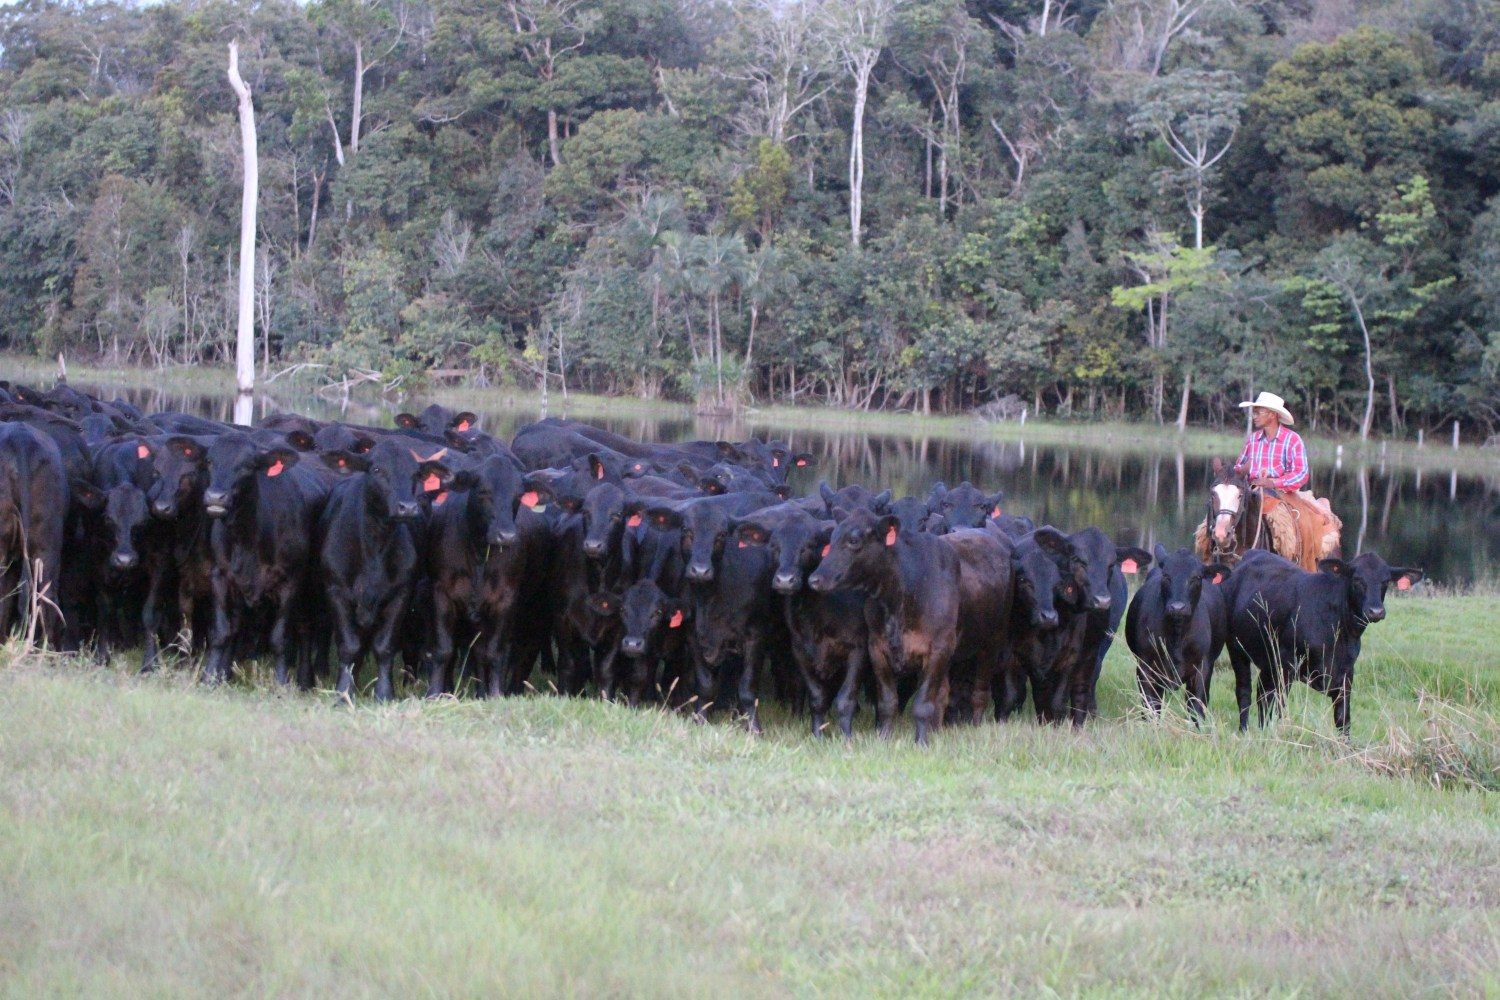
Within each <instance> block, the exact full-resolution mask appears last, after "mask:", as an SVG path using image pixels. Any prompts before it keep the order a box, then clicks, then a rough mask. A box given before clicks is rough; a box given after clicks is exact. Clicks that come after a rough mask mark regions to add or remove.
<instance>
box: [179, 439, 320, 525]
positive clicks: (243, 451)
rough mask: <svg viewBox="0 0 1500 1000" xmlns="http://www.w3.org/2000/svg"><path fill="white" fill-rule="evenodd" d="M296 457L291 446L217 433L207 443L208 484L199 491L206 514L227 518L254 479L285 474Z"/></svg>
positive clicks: (297, 457) (251, 485) (254, 481)
mask: <svg viewBox="0 0 1500 1000" xmlns="http://www.w3.org/2000/svg"><path fill="white" fill-rule="evenodd" d="M300 458H301V455H300V453H299V452H298V451H297V450H296V449H294V448H291V447H288V446H286V445H274V446H270V447H267V446H265V445H262V444H260V443H258V442H257V441H256V439H255V438H253V437H252V436H251V435H249V434H242V433H239V432H235V433H230V434H221V435H219V436H218V437H216V438H214V440H213V443H212V444H210V445H209V446H208V454H207V456H206V460H207V464H208V486H207V487H206V488H205V489H204V490H203V510H204V511H205V512H206V513H207V514H208V516H209V517H213V518H220V517H227V516H228V515H229V513H230V512H231V511H233V510H234V507H235V504H236V503H237V502H238V501H239V499H240V498H241V497H242V496H243V495H244V494H245V492H246V491H247V490H248V489H251V488H253V486H254V484H255V483H256V482H258V481H259V480H260V479H267V480H269V479H275V478H276V477H278V476H282V475H285V474H286V472H287V470H288V469H291V468H292V467H293V466H295V465H296V464H297V462H298V461H299V459H300Z"/></svg>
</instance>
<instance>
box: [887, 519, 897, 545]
mask: <svg viewBox="0 0 1500 1000" xmlns="http://www.w3.org/2000/svg"><path fill="white" fill-rule="evenodd" d="M885 544H887V545H895V544H896V526H895V525H894V524H893V525H891V526H890V527H889V528H886V529H885Z"/></svg>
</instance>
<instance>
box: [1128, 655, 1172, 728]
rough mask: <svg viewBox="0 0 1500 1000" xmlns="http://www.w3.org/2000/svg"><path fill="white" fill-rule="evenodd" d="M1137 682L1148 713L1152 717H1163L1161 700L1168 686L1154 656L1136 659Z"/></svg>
mask: <svg viewBox="0 0 1500 1000" xmlns="http://www.w3.org/2000/svg"><path fill="white" fill-rule="evenodd" d="M1135 681H1136V685H1137V686H1138V687H1139V688H1140V689H1141V701H1143V702H1145V703H1146V711H1148V712H1150V713H1151V714H1152V715H1161V700H1162V695H1163V693H1164V691H1165V689H1166V685H1165V684H1163V683H1162V671H1161V667H1160V666H1159V665H1158V663H1157V660H1156V659H1155V657H1154V656H1153V657H1149V658H1146V659H1141V658H1140V657H1137V658H1136V661H1135Z"/></svg>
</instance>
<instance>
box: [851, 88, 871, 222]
mask: <svg viewBox="0 0 1500 1000" xmlns="http://www.w3.org/2000/svg"><path fill="white" fill-rule="evenodd" d="M873 68H874V67H873V66H871V67H866V66H864V65H860V66H857V67H855V70H854V127H853V129H852V130H851V132H850V135H849V242H850V243H851V244H852V245H853V246H859V230H860V216H861V214H862V213H863V211H864V186H865V100H866V99H867V98H868V97H869V93H870V70H871V69H873Z"/></svg>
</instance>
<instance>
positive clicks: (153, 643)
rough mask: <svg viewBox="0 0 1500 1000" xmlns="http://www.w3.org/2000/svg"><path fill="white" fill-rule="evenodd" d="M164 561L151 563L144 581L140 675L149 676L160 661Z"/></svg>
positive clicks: (164, 581) (164, 579)
mask: <svg viewBox="0 0 1500 1000" xmlns="http://www.w3.org/2000/svg"><path fill="white" fill-rule="evenodd" d="M164 562H165V561H164V560H157V561H153V563H152V566H151V573H150V576H148V577H147V580H146V599H145V601H144V602H142V604H141V631H142V632H143V633H145V634H144V636H143V640H142V641H143V643H144V645H145V653H144V655H143V656H142V657H141V673H143V674H149V673H151V671H153V670H155V669H156V668H157V666H158V664H159V662H160V660H161V636H160V632H161V600H162V596H163V594H164V593H165V584H166V579H167V571H166V566H165V565H163V563H164Z"/></svg>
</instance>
